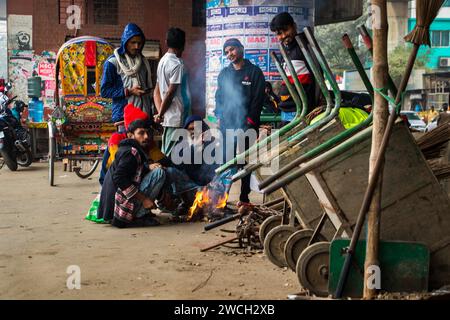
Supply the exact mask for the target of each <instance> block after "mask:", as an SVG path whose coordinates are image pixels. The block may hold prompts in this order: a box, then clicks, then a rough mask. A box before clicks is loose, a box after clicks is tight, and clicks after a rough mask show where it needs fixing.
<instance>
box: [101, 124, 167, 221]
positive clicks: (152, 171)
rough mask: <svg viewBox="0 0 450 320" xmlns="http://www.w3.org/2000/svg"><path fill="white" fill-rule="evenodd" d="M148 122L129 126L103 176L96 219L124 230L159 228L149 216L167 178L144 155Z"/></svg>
mask: <svg viewBox="0 0 450 320" xmlns="http://www.w3.org/2000/svg"><path fill="white" fill-rule="evenodd" d="M148 128H149V122H148V121H145V120H136V121H134V122H132V123H131V124H130V125H129V126H128V130H127V137H128V139H125V140H122V141H121V142H120V144H119V150H118V151H117V154H116V156H115V160H114V162H113V163H112V165H111V167H110V168H109V170H108V172H107V173H106V176H105V181H104V183H103V187H102V192H101V196H100V206H99V212H98V214H97V217H98V218H103V219H104V220H105V221H108V222H111V224H112V225H114V226H116V227H119V228H123V227H126V226H134V225H139V226H151V225H158V224H159V223H158V221H157V220H155V219H154V218H153V217H152V215H151V214H150V210H151V209H154V208H156V204H155V201H156V200H157V199H159V198H160V197H161V196H162V191H163V187H164V184H165V180H166V174H165V171H164V169H163V168H162V166H161V164H160V163H152V164H150V165H149V164H148V159H147V155H146V153H145V152H144V149H146V148H147V147H148V145H149V143H150V137H149V132H148Z"/></svg>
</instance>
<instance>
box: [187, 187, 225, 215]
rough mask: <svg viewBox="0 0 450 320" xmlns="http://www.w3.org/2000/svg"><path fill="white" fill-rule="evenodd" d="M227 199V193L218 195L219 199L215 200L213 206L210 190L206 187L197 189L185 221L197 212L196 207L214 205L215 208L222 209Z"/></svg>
mask: <svg viewBox="0 0 450 320" xmlns="http://www.w3.org/2000/svg"><path fill="white" fill-rule="evenodd" d="M227 201H228V193H225V194H224V195H223V196H220V197H219V199H218V200H217V202H216V205H215V206H214V202H215V201H214V200H213V197H212V196H211V195H210V192H209V190H208V188H207V187H205V188H203V190H202V191H198V192H197V193H196V194H195V200H194V203H193V204H192V206H191V208H190V209H189V214H188V217H187V221H191V220H192V218H193V217H194V215H195V214H196V213H197V211H198V209H201V208H204V207H207V206H208V207H215V208H217V209H223V208H225V207H226V206H227Z"/></svg>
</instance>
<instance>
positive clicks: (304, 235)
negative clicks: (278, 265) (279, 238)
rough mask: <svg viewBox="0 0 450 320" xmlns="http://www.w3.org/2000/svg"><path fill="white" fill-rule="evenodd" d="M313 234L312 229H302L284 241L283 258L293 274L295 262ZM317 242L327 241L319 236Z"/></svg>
mask: <svg viewBox="0 0 450 320" xmlns="http://www.w3.org/2000/svg"><path fill="white" fill-rule="evenodd" d="M313 234H314V230H312V229H303V230H299V231H297V232H294V233H293V234H292V236H290V237H289V239H288V240H287V241H286V245H285V246H284V258H285V259H286V263H287V265H288V267H289V268H290V269H291V270H292V271H294V272H295V268H296V266H297V261H298V258H299V257H300V255H301V254H302V252H303V251H304V250H305V249H306V248H307V247H308V244H309V241H310V240H311V237H312V236H313ZM317 238H318V239H317V242H319V241H320V242H322V241H327V239H326V238H325V237H324V236H322V235H321V234H319V235H318V237H317Z"/></svg>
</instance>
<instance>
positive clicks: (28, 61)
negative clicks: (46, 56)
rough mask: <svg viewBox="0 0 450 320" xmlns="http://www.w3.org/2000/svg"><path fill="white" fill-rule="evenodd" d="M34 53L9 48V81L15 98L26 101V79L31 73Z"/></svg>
mask: <svg viewBox="0 0 450 320" xmlns="http://www.w3.org/2000/svg"><path fill="white" fill-rule="evenodd" d="M33 60H34V54H33V51H31V50H11V51H10V54H9V81H10V82H11V83H12V86H13V87H12V94H13V95H14V96H17V100H22V101H28V100H29V99H28V95H27V79H28V78H29V77H31V76H32V75H33V63H34V62H33Z"/></svg>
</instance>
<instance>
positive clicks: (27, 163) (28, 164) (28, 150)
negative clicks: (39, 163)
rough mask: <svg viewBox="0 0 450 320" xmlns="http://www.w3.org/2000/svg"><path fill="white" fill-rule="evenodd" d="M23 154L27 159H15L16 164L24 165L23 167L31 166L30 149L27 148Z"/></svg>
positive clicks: (31, 155)
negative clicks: (22, 160)
mask: <svg viewBox="0 0 450 320" xmlns="http://www.w3.org/2000/svg"><path fill="white" fill-rule="evenodd" d="M23 154H25V155H26V157H27V158H26V159H27V160H26V161H24V162H23V163H21V162H20V161H19V160H17V164H18V165H19V166H21V167H25V168H26V167H29V166H31V164H32V163H33V154H32V153H31V150H30V149H27V151H25V153H23ZM17 158H19V157H17Z"/></svg>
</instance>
